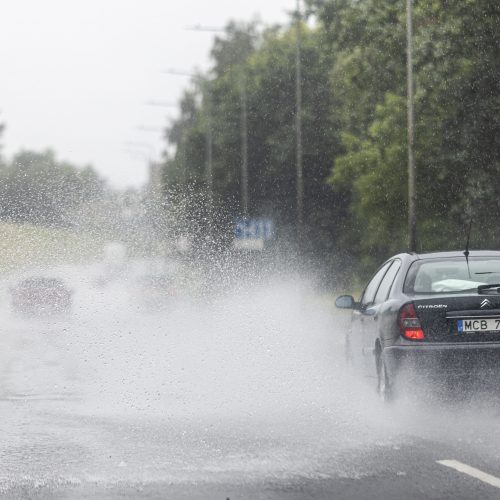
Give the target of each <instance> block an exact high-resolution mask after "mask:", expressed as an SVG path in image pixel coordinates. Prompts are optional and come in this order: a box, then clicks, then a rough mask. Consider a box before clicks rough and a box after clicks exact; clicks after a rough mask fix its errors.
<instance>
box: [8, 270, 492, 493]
mask: <svg viewBox="0 0 500 500" xmlns="http://www.w3.org/2000/svg"><path fill="white" fill-rule="evenodd" d="M60 272H64V273H65V276H66V279H67V280H68V281H70V282H71V283H72V286H73V287H74V289H75V295H74V308H73V312H72V314H71V315H69V316H67V317H58V318H55V317H50V318H21V317H17V316H16V315H15V314H13V313H12V312H11V311H10V309H9V307H8V300H7V297H6V293H5V294H4V295H5V297H4V300H3V304H4V306H3V307H2V311H1V312H2V316H3V318H4V322H3V327H2V337H1V341H0V348H1V358H0V361H1V366H0V373H1V380H0V412H1V415H2V427H1V429H2V439H1V441H0V464H1V467H0V495H1V496H3V497H5V498H96V497H97V498H137V497H145V498H172V499H174V498H175V499H183V498H186V499H191V498H192V499H198V498H199V499H212V498H214V499H219V498H220V499H226V498H231V499H260V498H262V499H289V498H290V499H309V498H311V499H322V498H325V499H326V498H361V499H362V498H472V497H481V498H498V497H499V496H500V489H499V485H500V481H499V484H496V482H495V480H496V478H500V446H499V445H500V424H499V419H498V416H499V408H500V407H499V405H498V404H496V403H494V402H491V401H490V399H489V398H488V397H481V398H479V397H478V398H473V399H472V400H466V401H462V402H451V403H450V402H436V401H423V402H422V401H412V400H408V401H402V402H400V403H399V404H397V405H396V406H394V407H392V408H387V407H384V406H383V405H382V404H381V403H380V402H379V401H378V400H377V398H376V397H375V395H374V391H373V390H372V389H371V388H370V387H368V385H365V384H364V383H363V382H362V381H359V380H357V379H355V378H353V377H352V375H351V374H350V373H349V371H348V370H347V369H346V366H345V364H344V361H343V357H342V352H343V335H342V327H343V322H344V321H345V318H344V317H342V316H337V315H336V314H334V312H333V311H331V310H330V308H329V307H326V306H325V303H324V301H322V300H320V299H318V298H316V297H314V296H313V295H312V292H311V291H310V290H308V289H307V287H305V286H304V285H303V284H300V285H299V284H297V282H293V281H277V282H276V283H274V284H273V285H266V286H261V287H258V286H256V287H254V288H253V289H251V290H247V291H245V292H243V291H239V292H238V293H229V294H226V295H223V296H218V297H211V298H210V300H205V298H204V299H203V300H201V299H197V300H184V299H183V300H178V301H172V302H171V303H169V304H164V305H163V307H162V308H160V309H159V310H152V309H151V308H145V307H144V304H143V303H142V301H141V300H140V297H137V295H135V294H134V293H133V291H132V289H133V287H131V286H130V285H131V284H130V283H128V282H127V280H123V279H122V280H117V282H114V283H109V284H107V285H106V286H100V287H97V286H95V283H94V280H93V279H92V276H93V273H94V272H95V271H94V270H93V269H90V268H89V269H87V268H80V269H78V268H68V269H63V270H60ZM443 461H446V462H443Z"/></svg>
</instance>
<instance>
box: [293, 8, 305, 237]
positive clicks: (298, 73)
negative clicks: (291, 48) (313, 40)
mask: <svg viewBox="0 0 500 500" xmlns="http://www.w3.org/2000/svg"><path fill="white" fill-rule="evenodd" d="M301 21H302V19H301V15H300V0H297V24H296V30H297V33H296V35H297V40H296V46H295V85H296V87H295V99H296V103H295V133H296V148H297V149H296V167H297V236H298V239H299V243H301V242H302V236H303V235H302V232H303V224H304V180H303V175H302V67H301V45H302V33H301Z"/></svg>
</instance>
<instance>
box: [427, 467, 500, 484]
mask: <svg viewBox="0 0 500 500" xmlns="http://www.w3.org/2000/svg"><path fill="white" fill-rule="evenodd" d="M436 462H437V463H438V464H441V465H444V466H445V467H450V468H451V469H455V470H457V471H458V472H463V473H464V474H467V475H468V476H471V477H474V478H476V479H479V480H480V481H483V483H487V484H489V485H491V486H495V488H500V478H498V477H495V476H492V475H491V474H488V473H486V472H483V471H482V470H479V469H476V468H475V467H471V466H470V465H467V464H463V463H462V462H459V461H458V460H436Z"/></svg>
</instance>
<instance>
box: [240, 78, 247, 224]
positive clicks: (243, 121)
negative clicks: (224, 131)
mask: <svg viewBox="0 0 500 500" xmlns="http://www.w3.org/2000/svg"><path fill="white" fill-rule="evenodd" d="M240 96H241V117H240V118H241V205H242V207H241V208H242V210H243V216H244V217H247V215H248V112H247V89H246V82H245V74H244V73H243V71H242V72H241V74H240Z"/></svg>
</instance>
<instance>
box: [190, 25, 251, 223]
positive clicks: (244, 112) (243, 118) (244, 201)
mask: <svg viewBox="0 0 500 500" xmlns="http://www.w3.org/2000/svg"><path fill="white" fill-rule="evenodd" d="M186 29H187V30H188V31H202V32H207V33H226V30H225V29H224V28H220V27H216V26H203V25H200V24H197V25H195V26H188V27H187V28H186ZM249 35H250V33H249ZM243 71H244V70H242V71H241V73H240V74H239V87H240V102H241V114H240V133H241V179H240V182H241V190H240V191H241V194H240V196H241V210H242V212H243V216H244V217H246V216H247V215H248V206H249V189H248V107H247V90H246V82H245V75H244V72H243Z"/></svg>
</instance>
